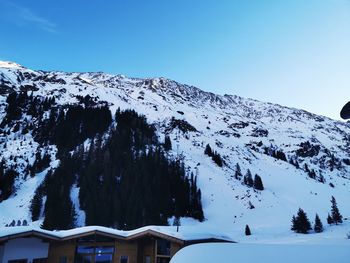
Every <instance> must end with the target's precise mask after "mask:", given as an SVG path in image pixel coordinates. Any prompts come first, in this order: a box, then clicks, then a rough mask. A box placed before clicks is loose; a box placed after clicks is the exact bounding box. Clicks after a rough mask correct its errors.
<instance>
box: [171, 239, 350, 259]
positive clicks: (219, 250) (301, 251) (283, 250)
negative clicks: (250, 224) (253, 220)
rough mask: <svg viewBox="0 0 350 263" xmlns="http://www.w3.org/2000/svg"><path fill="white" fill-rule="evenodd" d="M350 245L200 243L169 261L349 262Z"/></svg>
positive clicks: (187, 248)
mask: <svg viewBox="0 0 350 263" xmlns="http://www.w3.org/2000/svg"><path fill="white" fill-rule="evenodd" d="M349 248H350V247H349V245H327V246H326V245H315V244H307V245H305V244H304V245H295V244H293V245H281V244H231V243H225V244H220V243H210V244H209V243H208V244H198V245H192V246H188V247H185V248H184V249H181V250H180V251H179V252H178V253H176V254H175V256H174V257H173V258H172V259H171V261H170V263H212V262H230V263H231V262H232V263H258V262H263V263H265V262H266V263H281V262H283V263H296V262H299V263H330V262H334V263H348V262H349V259H350V249H349Z"/></svg>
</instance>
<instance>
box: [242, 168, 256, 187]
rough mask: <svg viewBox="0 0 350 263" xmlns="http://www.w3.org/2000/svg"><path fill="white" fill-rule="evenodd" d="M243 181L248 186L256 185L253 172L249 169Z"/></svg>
mask: <svg viewBox="0 0 350 263" xmlns="http://www.w3.org/2000/svg"><path fill="white" fill-rule="evenodd" d="M243 183H244V184H245V185H247V186H248V187H252V186H253V185H254V181H253V177H252V173H251V172H250V170H249V169H248V170H247V173H246V174H245V175H244V178H243Z"/></svg>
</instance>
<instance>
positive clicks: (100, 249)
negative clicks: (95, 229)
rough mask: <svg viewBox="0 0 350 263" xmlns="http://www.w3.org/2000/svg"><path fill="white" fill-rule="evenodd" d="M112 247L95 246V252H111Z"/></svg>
mask: <svg viewBox="0 0 350 263" xmlns="http://www.w3.org/2000/svg"><path fill="white" fill-rule="evenodd" d="M113 252H114V247H111V246H101V247H96V253H113Z"/></svg>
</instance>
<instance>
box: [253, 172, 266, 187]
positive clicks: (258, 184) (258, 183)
mask: <svg viewBox="0 0 350 263" xmlns="http://www.w3.org/2000/svg"><path fill="white" fill-rule="evenodd" d="M254 189H256V190H260V191H262V190H264V185H263V183H262V180H261V177H260V176H259V175H257V174H255V176H254Z"/></svg>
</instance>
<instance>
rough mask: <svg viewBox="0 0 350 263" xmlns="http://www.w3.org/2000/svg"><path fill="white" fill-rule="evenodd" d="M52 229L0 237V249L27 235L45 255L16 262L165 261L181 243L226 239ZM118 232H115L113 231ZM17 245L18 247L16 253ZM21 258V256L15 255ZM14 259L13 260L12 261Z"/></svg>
mask: <svg viewBox="0 0 350 263" xmlns="http://www.w3.org/2000/svg"><path fill="white" fill-rule="evenodd" d="M51 233H53V234H51ZM54 233H55V232H50V231H46V232H44V231H43V232H40V231H35V230H32V231H26V232H22V233H16V234H12V235H7V236H3V237H1V236H0V251H1V248H2V249H3V251H5V252H4V253H6V243H8V242H9V241H11V240H16V239H23V238H31V239H33V238H34V239H40V240H42V241H43V242H45V243H47V244H48V246H46V247H48V249H47V250H48V251H47V252H46V254H47V257H46V258H40V259H38V260H35V259H32V260H28V261H18V262H21V263H22V262H25V263H36V262H38V263H46V262H49V263H88V262H92V263H99V262H103V263H112V262H113V263H168V262H169V261H170V259H171V258H172V257H173V256H174V255H175V254H176V253H177V252H178V251H179V250H180V249H181V248H183V247H184V246H186V245H190V244H194V243H203V242H215V241H216V242H217V241H220V242H222V241H224V242H225V241H227V240H220V239H210V238H209V239H201V240H190V241H188V240H183V239H181V238H178V237H175V236H172V235H169V234H164V233H160V232H157V231H154V230H150V229H147V230H144V231H140V232H135V234H128V235H123V234H124V233H123V232H120V233H121V234H115V233H113V231H110V232H108V231H106V232H104V231H99V230H92V231H82V232H78V233H77V234H75V232H74V231H73V232H72V233H73V234H67V235H61V236H60V235H55V234H54ZM117 233H119V232H117ZM20 250H21V248H20V247H19V248H18V252H19V253H18V255H20ZM18 259H23V258H18ZM13 260H14V261H13ZM9 262H10V263H11V262H16V259H11V260H5V261H3V260H2V259H1V253H0V263H9Z"/></svg>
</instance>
